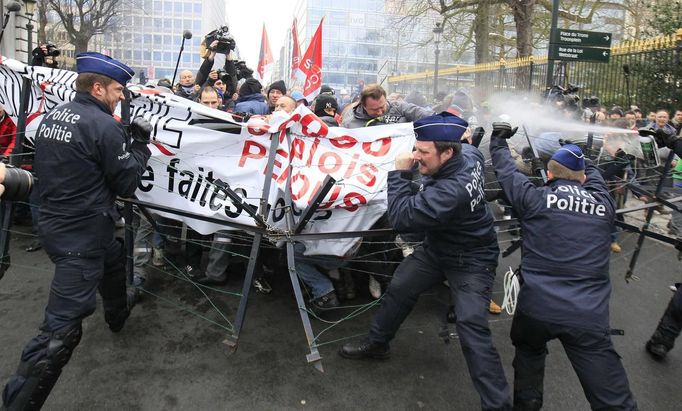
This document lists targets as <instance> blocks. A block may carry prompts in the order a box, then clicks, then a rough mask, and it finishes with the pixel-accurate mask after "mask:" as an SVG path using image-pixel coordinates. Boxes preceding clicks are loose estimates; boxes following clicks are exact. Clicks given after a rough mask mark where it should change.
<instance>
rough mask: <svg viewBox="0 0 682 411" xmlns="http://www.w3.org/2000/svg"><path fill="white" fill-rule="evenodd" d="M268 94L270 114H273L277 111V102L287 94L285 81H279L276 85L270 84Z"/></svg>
mask: <svg viewBox="0 0 682 411" xmlns="http://www.w3.org/2000/svg"><path fill="white" fill-rule="evenodd" d="M266 94H267V99H268V108H269V112H270V113H272V112H273V111H275V105H276V104H277V100H278V99H279V98H280V97H282V96H283V95H286V94H287V87H286V85H285V84H284V80H277V81H275V82H274V83H272V84H270V86H269V87H268V92H267V93H266Z"/></svg>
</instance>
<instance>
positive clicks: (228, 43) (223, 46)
mask: <svg viewBox="0 0 682 411" xmlns="http://www.w3.org/2000/svg"><path fill="white" fill-rule="evenodd" d="M216 40H217V41H218V45H217V46H216V47H215V50H214V51H215V52H216V53H222V54H227V53H229V52H230V51H232V50H234V48H235V47H236V45H237V44H236V43H235V41H234V39H233V38H232V35H231V34H230V31H229V29H228V28H227V26H221V27H218V28H217V29H215V30H213V31H212V32H210V33H208V34H207V35H206V37H204V41H205V43H206V47H210V46H211V44H212V43H213V42H214V41H216Z"/></svg>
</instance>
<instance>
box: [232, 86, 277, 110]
mask: <svg viewBox="0 0 682 411" xmlns="http://www.w3.org/2000/svg"><path fill="white" fill-rule="evenodd" d="M262 89H263V86H261V84H260V82H259V81H258V80H256V79H254V78H250V79H247V80H246V81H245V82H244V84H242V86H241V87H239V98H238V99H237V102H236V104H235V105H234V111H235V113H250V114H257V115H266V114H268V111H269V110H268V105H267V104H266V103H265V97H264V96H263V94H262V93H261V90H262Z"/></svg>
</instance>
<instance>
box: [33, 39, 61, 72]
mask: <svg viewBox="0 0 682 411" xmlns="http://www.w3.org/2000/svg"><path fill="white" fill-rule="evenodd" d="M61 54H62V52H61V51H60V50H59V48H57V46H56V45H55V44H54V43H53V42H51V41H48V42H46V43H45V44H41V45H40V46H38V47H36V48H34V49H33V51H31V55H32V56H33V61H32V62H31V65H33V66H46V67H57V60H56V58H57V57H58V56H59V55H61Z"/></svg>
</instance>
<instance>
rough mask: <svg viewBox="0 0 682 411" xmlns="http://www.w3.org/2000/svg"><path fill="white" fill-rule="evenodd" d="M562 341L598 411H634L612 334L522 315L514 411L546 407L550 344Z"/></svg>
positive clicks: (515, 332)
mask: <svg viewBox="0 0 682 411" xmlns="http://www.w3.org/2000/svg"><path fill="white" fill-rule="evenodd" d="M555 338H558V339H559V341H561V344H562V345H563V346H564V350H565V351H566V355H567V356H568V359H569V361H571V365H572V366H573V369H574V370H575V372H576V374H577V375H578V379H579V380H580V384H581V385H582V387H583V391H584V392H585V396H586V397H587V401H589V403H590V406H591V407H592V409H593V410H606V409H608V410H634V409H636V408H637V405H636V403H635V399H634V398H633V396H632V393H631V392H630V386H629V383H628V378H627V376H626V375H625V369H624V368H623V365H622V364H621V361H620V356H619V355H618V353H617V352H616V350H615V349H614V348H613V343H612V342H611V335H610V334H609V331H608V330H606V329H604V330H597V329H582V328H577V327H571V326H565V325H560V324H553V323H548V322H544V321H540V320H537V319H535V318H533V317H529V316H527V315H524V314H523V313H522V312H520V311H517V312H516V314H515V315H514V322H513V323H512V328H511V339H512V343H513V344H514V347H516V356H515V357H514V363H513V364H514V408H515V409H517V407H518V409H539V408H535V407H533V408H524V407H523V406H522V405H523V404H528V403H533V402H534V403H535V404H536V405H538V406H539V405H541V404H542V394H543V381H544V376H545V357H546V356H547V352H548V351H547V342H548V341H550V340H553V339H555Z"/></svg>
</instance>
